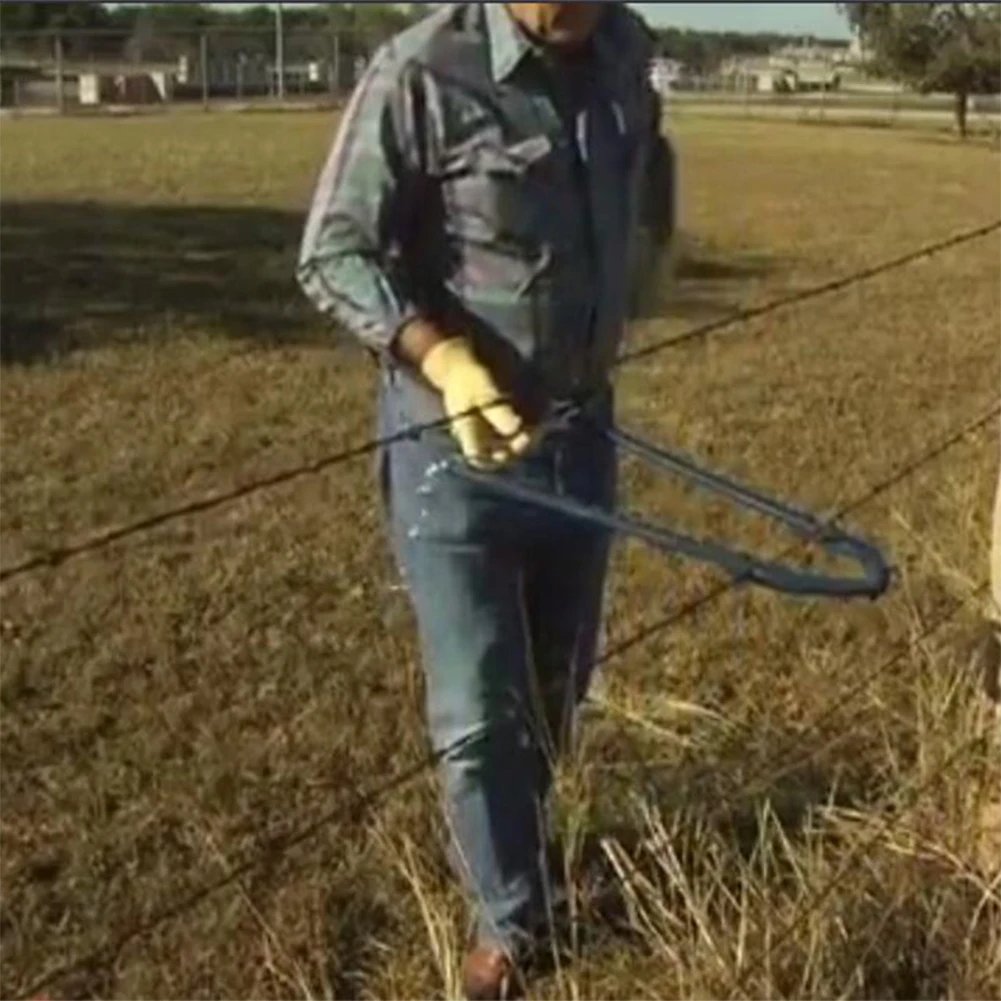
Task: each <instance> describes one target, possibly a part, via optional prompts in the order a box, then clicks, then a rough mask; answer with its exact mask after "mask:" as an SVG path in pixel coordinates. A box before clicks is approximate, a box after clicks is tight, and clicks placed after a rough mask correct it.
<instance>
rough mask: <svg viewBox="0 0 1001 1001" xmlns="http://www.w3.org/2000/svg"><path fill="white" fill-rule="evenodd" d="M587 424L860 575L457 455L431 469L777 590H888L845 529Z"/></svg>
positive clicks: (559, 415)
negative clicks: (703, 535) (614, 508)
mask: <svg viewBox="0 0 1001 1001" xmlns="http://www.w3.org/2000/svg"><path fill="white" fill-rule="evenodd" d="M574 419H579V420H582V421H584V422H587V418H585V417H582V416H581V414H580V412H579V411H575V410H570V409H566V408H563V409H561V410H559V411H557V412H555V415H554V421H553V423H552V425H551V426H557V427H558V426H566V425H567V423H568V422H570V421H571V420H574ZM590 429H591V431H592V432H593V433H595V434H597V435H602V436H604V437H606V438H607V439H608V440H609V441H611V442H612V444H613V445H615V447H616V448H618V449H619V450H620V451H623V452H629V453H631V454H633V455H635V456H636V457H638V458H640V459H642V460H644V461H646V462H648V463H649V464H650V465H652V466H654V467H656V468H659V469H662V470H665V471H667V472H671V473H674V474H676V475H678V476H680V477H682V478H683V479H686V480H689V481H690V482H692V483H694V484H695V485H696V486H698V487H701V488H702V489H704V490H707V491H709V492H711V493H715V494H717V495H719V496H722V497H725V498H727V499H728V500H731V501H733V502H734V503H735V504H737V505H738V506H740V507H743V508H746V509H748V510H751V511H755V512H757V513H758V514H761V515H764V516H765V517H767V518H771V519H772V520H774V521H776V522H779V523H781V524H784V525H786V526H787V527H788V528H790V529H792V531H793V532H795V533H796V534H797V535H798V536H800V537H801V538H803V539H805V540H807V541H810V542H814V543H817V544H818V545H820V546H821V547H822V548H823V549H824V550H825V551H826V552H827V553H829V554H830V555H832V556H839V557H846V558H848V559H852V560H854V561H855V562H856V563H857V564H858V566H859V567H860V569H861V571H862V575H861V576H855V577H834V576H830V575H828V574H820V573H813V572H808V571H805V570H797V569H795V568H794V567H790V566H786V565H783V564H781V563H776V562H774V561H771V560H766V559H763V558H760V557H756V556H751V555H749V554H747V553H743V552H741V551H739V550H736V549H732V548H730V547H728V546H724V545H722V544H720V543H717V542H710V541H705V540H700V539H696V538H693V537H692V536H689V535H683V534H681V533H679V532H675V531H673V530H671V529H669V528H665V527H663V526H658V525H651V524H649V523H647V522H644V521H641V520H639V519H636V518H628V517H625V516H623V515H621V514H618V513H615V512H609V511H604V510H601V509H600V508H594V507H588V506H587V505H585V504H581V503H579V502H578V501H574V500H572V499H568V498H566V497H558V496H556V495H555V494H551V493H548V492H545V491H542V490H537V489H535V488H533V487H529V486H526V485H524V484H522V483H517V482H514V481H510V480H507V479H504V478H502V477H500V476H496V475H493V474H490V473H481V472H479V471H477V470H475V469H473V468H472V467H470V466H469V465H467V464H466V463H465V462H464V461H462V459H461V458H460V459H453V460H449V461H448V462H446V463H444V464H443V465H442V466H441V467H440V469H439V470H438V471H439V472H448V473H451V474H453V475H457V476H461V477H463V478H464V479H467V480H469V481H471V482H473V483H476V484H478V485H479V486H481V487H483V488H485V489H487V490H491V491H493V492H495V493H498V494H500V495H502V496H504V497H508V498H510V499H512V500H517V501H520V502H522V503H526V504H534V505H537V506H539V507H542V508H546V509H548V510H551V511H555V512H556V513H557V514H562V515H564V516H566V517H568V518H574V519H576V520H579V521H585V522H588V523H590V524H592V525H595V526H598V527H601V528H605V529H608V530H610V531H612V532H615V533H617V534H619V535H622V536H625V537H629V538H635V539H640V540H641V541H643V542H646V543H647V544H649V545H651V546H653V547H654V548H655V549H659V550H661V551H663V552H672V553H680V554H681V555H682V556H686V557H688V558H689V559H694V560H698V561H700V562H703V563H712V564H715V565H716V566H719V567H721V568H722V569H724V570H726V571H727V572H728V573H730V574H731V575H732V576H733V577H734V578H736V579H737V580H738V581H742V582H743V581H746V582H748V583H751V584H755V585H757V586H759V587H763V588H767V589H770V590H773V591H778V592H781V593H783V594H790V595H796V596H798V597H825V598H871V599H873V600H876V599H878V598H880V597H882V596H883V595H884V594H885V593H886V591H887V590H888V588H889V586H890V577H891V574H890V568H889V566H888V564H887V562H886V560H885V559H884V558H883V555H882V553H881V552H880V551H879V550H878V549H877V548H876V547H875V546H873V545H871V544H870V543H868V542H866V541H864V540H863V539H859V538H857V537H855V536H852V535H849V534H847V533H846V532H844V531H842V530H841V529H839V528H836V527H835V526H833V525H829V524H825V523H823V522H821V521H820V520H819V519H818V518H816V517H815V516H814V515H812V514H809V513H808V512H806V511H801V510H798V509H796V508H793V507H791V506H789V505H786V504H782V503H780V502H779V501H776V500H773V499H771V498H769V497H766V496H765V495H764V494H761V493H759V492H758V491H756V490H752V489H750V488H749V487H745V486H743V485H741V484H738V483H735V482H733V481H732V480H729V479H726V478H725V477H723V476H719V475H718V474H716V473H712V472H710V471H709V470H706V469H703V468H702V467H700V466H698V465H696V464H695V463H694V462H693V461H692V460H691V459H688V458H686V457H685V456H682V455H680V454H678V453H676V452H671V451H667V450H666V449H661V448H657V447H656V446H654V445H651V444H650V443H649V442H646V441H643V440H642V439H640V438H637V437H636V436H635V435H632V434H629V433H627V432H625V431H622V430H619V429H618V428H615V427H609V428H605V427H597V426H595V425H594V424H593V423H591V424H590Z"/></svg>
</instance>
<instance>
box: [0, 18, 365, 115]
mask: <svg viewBox="0 0 1001 1001" xmlns="http://www.w3.org/2000/svg"><path fill="white" fill-rule="evenodd" d="M382 41H383V38H382V37H380V36H379V35H378V34H376V33H373V32H366V31H363V30H358V31H349V32H348V31H333V30H328V31H322V30H321V31H316V30H310V31H303V30H301V29H300V30H287V31H285V32H284V33H283V35H282V39H281V46H279V41H278V35H277V33H276V32H275V30H274V29H268V28H240V29H233V28H231V27H226V28H206V29H204V30H201V31H196V32H165V31H155V32H154V31H148V32H145V33H142V32H136V31H118V32H115V31H72V32H34V33H20V34H19V33H16V32H5V33H4V34H3V35H2V36H0V77H2V84H3V86H2V99H0V103H2V104H3V105H4V106H7V107H31V106H35V107H38V106H52V107H59V108H60V109H66V110H68V109H72V108H73V107H74V106H77V105H84V104H105V103H116V98H121V99H122V101H121V103H158V102H174V101H178V102H182V101H209V100H216V99H221V98H229V99H244V98H246V99H253V98H262V97H280V96H282V95H283V94H284V95H285V96H291V97H294V96H296V95H301V96H313V97H318V96H324V95H327V96H331V97H334V98H337V97H341V96H343V95H344V94H345V93H347V92H349V91H350V90H351V89H352V88H353V87H354V85H355V83H356V82H357V80H358V78H359V76H360V75H361V73H362V72H363V71H364V68H365V66H366V65H367V64H368V61H369V59H370V58H371V56H372V54H373V52H374V51H375V50H376V49H377V48H378V46H379V45H380V44H381V42H382ZM279 48H281V50H282V51H281V53H279ZM143 79H146V80H148V81H150V82H151V85H147V86H145V87H143V86H136V85H135V84H134V83H133V84H132V85H131V90H130V89H129V87H130V83H129V82H130V81H141V80H143Z"/></svg>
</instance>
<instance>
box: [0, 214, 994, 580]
mask: <svg viewBox="0 0 1001 1001" xmlns="http://www.w3.org/2000/svg"><path fill="white" fill-rule="evenodd" d="M998 230H1001V220H997V221H995V222H992V223H989V224H986V225H983V226H978V227H976V228H974V229H970V230H965V231H964V232H962V233H958V234H956V235H954V236H951V237H947V238H945V239H943V240H939V241H936V242H935V243H933V244H930V245H928V246H925V247H922V248H919V249H918V250H915V251H912V252H910V253H908V254H904V255H902V256H899V257H895V258H891V259H889V260H886V261H883V262H882V263H880V264H876V265H873V266H871V267H869V268H865V269H863V270H860V271H856V272H853V273H852V274H849V275H844V276H842V277H841V278H836V279H833V280H832V281H828V282H823V283H821V284H818V285H813V286H810V287H809V288H805V289H802V290H800V291H798V292H794V293H792V294H791V295H788V296H784V297H782V298H780V299H776V300H772V301H770V302H768V303H765V304H763V305H761V306H755V307H752V308H750V309H744V310H739V311H737V312H734V313H730V314H728V315H727V316H724V317H723V318H721V319H719V320H713V321H711V322H709V323H705V324H701V325H699V326H696V327H692V328H691V329H689V330H687V331H685V332H684V333H682V334H679V335H675V336H673V337H670V338H667V339H666V340H659V341H654V342H651V343H650V344H646V345H643V346H641V347H638V348H636V349H634V350H632V351H629V352H626V353H624V354H623V355H621V356H620V358H619V359H618V361H617V362H616V366H617V367H621V366H623V365H626V364H631V363H633V362H636V361H640V360H645V359H647V358H649V357H651V356H652V355H655V354H659V353H660V352H661V351H665V350H667V349H669V348H672V347H680V346H681V345H684V344H688V343H691V342H693V341H696V340H700V339H703V338H705V337H708V336H710V335H712V334H715V333H718V332H720V331H722V330H725V329H727V328H728V327H731V326H734V325H736V324H739V323H745V322H747V321H749V320H753V319H759V318H761V317H763V316H767V315H769V314H771V313H774V312H777V311H778V310H781V309H785V308H787V307H790V306H794V305H799V304H802V303H805V302H809V301H811V300H813V299H817V298H820V297H822V296H826V295H829V294H831V293H834V292H838V291H842V290H844V289H846V288H850V287H852V286H853V285H856V284H860V283H862V282H866V281H869V280H871V279H872V278H875V277H877V276H879V275H882V274H887V273H889V272H892V271H896V270H898V269H900V268H903V267H906V266H907V265H909V264H912V263H915V262H917V261H919V260H924V259H926V258H929V257H934V256H936V255H938V254H941V253H944V252H945V251H947V250H950V249H953V248H955V247H958V246H961V245H963V244H966V243H970V242H972V241H974V240H979V239H982V238H983V237H985V236H988V235H990V234H991V233H993V232H997V231H998ZM498 402H502V401H498ZM462 416H466V415H457V416H456V417H453V418H451V420H450V419H448V418H443V419H441V420H437V421H433V422H430V423H427V424H418V425H414V426H412V427H409V428H406V429H404V430H403V431H400V432H398V433H396V434H394V435H390V436H387V437H381V438H373V439H370V440H368V441H364V442H361V443H359V444H357V445H354V446H351V447H349V448H347V449H343V450H342V451H339V452H336V453H334V454H333V455H329V456H326V457H324V458H321V459H317V460H316V461H314V462H311V463H308V464H305V465H301V466H296V467H294V468H292V469H287V470H284V471H282V472H279V473H275V474H274V475H272V476H269V477H266V478H264V479H259V480H254V481H251V482H249V483H247V484H245V485H244V486H241V487H238V488H236V489H235V490H231V491H227V492H221V493H215V494H210V495H208V496H206V497H203V498H200V499H198V500H193V501H190V502H189V503H187V504H183V505H181V506H179V507H176V508H172V509H170V510H168V511H163V512H161V513H158V514H152V515H149V516H148V517H146V518H142V519H139V520H137V521H135V522H132V523H131V524H128V525H123V526H120V527H117V528H111V529H107V530H105V531H103V532H98V533H96V534H94V535H92V536H90V537H89V538H87V539H84V540H82V541H80V542H76V543H66V544H64V545H62V546H56V547H52V548H50V549H49V550H47V551H46V552H44V553H38V554H36V555H34V556H31V557H28V558H27V559H25V560H23V561H22V562H21V563H19V564H16V565H14V566H11V567H7V568H3V569H0V583H6V582H8V581H11V580H14V579H16V578H18V577H23V576H25V575H26V574H30V573H35V572H37V571H39V570H43V569H45V568H50V569H51V568H55V567H58V566H61V565H62V564H65V563H67V562H68V561H70V560H73V559H76V558H77V557H80V556H83V555H86V554H89V553H96V552H100V551H102V550H104V549H107V548H109V547H110V546H112V545H115V544H117V543H120V542H124V541H126V540H128V539H131V538H133V537H135V536H139V535H144V534H147V533H148V532H151V531H153V530H154V529H157V528H162V527H164V526H166V525H169V524H171V523H173V522H175V521H180V520H182V519H185V518H190V517H195V516H199V515H203V514H207V513H209V512H210V511H214V510H216V509H218V508H221V507H225V506H227V505H229V504H233V503H235V502H237V501H240V500H244V499H247V498H249V497H252V496H254V495H256V494H259V493H262V492H265V491H269V490H272V489H275V488H276V487H279V486H284V485H286V484H289V483H293V482H295V481H297V480H300V479H303V478H304V477H309V476H317V475H319V474H321V473H325V472H327V471H329V470H330V469H333V468H335V467H336V466H340V465H343V464H344V463H346V462H350V461H353V460H355V459H359V458H362V457H364V456H366V455H372V454H374V453H376V452H377V451H378V450H379V449H382V448H386V447H389V446H392V445H394V444H398V443H399V442H402V441H406V440H408V439H411V438H414V437H416V436H420V435H421V434H423V433H425V432H428V431H434V430H440V429H442V428H445V427H447V426H448V425H449V424H450V423H451V421H454V420H458V419H459V418H460V417H462Z"/></svg>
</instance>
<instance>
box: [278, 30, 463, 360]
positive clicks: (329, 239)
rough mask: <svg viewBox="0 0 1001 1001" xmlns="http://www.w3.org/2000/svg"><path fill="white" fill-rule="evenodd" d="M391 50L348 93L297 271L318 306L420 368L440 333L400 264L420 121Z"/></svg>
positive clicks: (421, 147)
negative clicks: (422, 308) (425, 315)
mask: <svg viewBox="0 0 1001 1001" xmlns="http://www.w3.org/2000/svg"><path fill="white" fill-rule="evenodd" d="M418 107H419V102H417V101H415V100H414V94H413V85H412V83H411V82H410V81H408V79H407V73H406V70H405V68H403V67H401V66H400V64H399V61H398V59H397V58H395V57H394V55H393V53H392V50H391V49H390V48H387V49H385V50H383V51H382V52H381V53H380V54H379V55H378V56H377V57H376V59H375V60H374V61H373V63H372V65H371V66H370V68H369V69H368V70H367V71H366V73H365V74H364V76H363V78H362V80H361V81H360V82H359V84H358V87H357V89H356V91H355V93H354V95H353V97H352V99H351V102H350V104H349V106H348V109H347V111H346V112H345V114H344V117H343V119H342V121H341V123H340V127H339V129H338V134H337V138H336V140H335V142H334V145H333V148H332V149H331V151H330V154H329V156H328V158H327V163H326V165H325V167H324V170H323V173H322V175H321V177H320V181H319V184H318V185H317V189H316V193H315V195H314V198H313V204H312V207H311V209H310V213H309V218H308V220H307V223H306V230H305V234H304V236H303V241H302V247H301V250H300V256H299V264H298V269H297V277H298V279H299V283H300V285H301V286H302V289H303V291H304V292H305V293H306V295H307V296H308V297H309V298H310V300H311V301H312V302H313V303H314V305H315V306H316V307H317V308H318V309H319V310H320V311H321V312H323V313H324V314H326V315H328V316H331V317H332V318H333V319H335V320H336V321H337V322H338V323H340V324H341V325H342V326H344V327H345V328H346V329H347V330H349V331H350V332H351V333H352V334H353V335H354V336H355V337H357V338H358V340H359V341H361V343H362V344H364V345H365V346H366V347H367V348H369V349H371V350H373V351H374V352H376V353H378V354H388V355H389V356H391V357H392V358H394V359H399V360H402V361H404V362H407V363H409V364H411V365H413V366H414V367H416V368H419V367H420V365H421V363H422V361H423V359H424V358H425V356H426V355H427V354H428V352H429V351H431V350H432V349H433V348H434V347H435V346H437V344H438V343H440V342H441V341H442V340H443V339H444V334H443V333H441V332H440V331H438V330H437V328H436V327H435V326H434V325H433V324H432V323H430V322H429V321H428V320H427V319H425V318H422V317H421V315H420V311H419V307H418V305H417V298H418V296H417V292H416V290H415V289H414V288H413V287H412V284H411V276H410V273H409V270H408V268H407V267H406V266H405V265H404V264H403V263H402V261H403V259H404V258H405V256H406V253H407V250H408V249H409V248H408V241H409V240H411V239H412V234H413V232H414V227H415V221H416V214H417V210H418V207H419V205H420V203H421V199H420V195H419V191H420V187H421V183H422V179H423V171H424V166H425V157H426V142H427V140H426V135H425V123H424V122H423V121H422V120H421V118H420V116H419V112H418Z"/></svg>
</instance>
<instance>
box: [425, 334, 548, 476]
mask: <svg viewBox="0 0 1001 1001" xmlns="http://www.w3.org/2000/svg"><path fill="white" fill-rule="evenodd" d="M420 370H421V373H422V374H423V376H424V378H425V379H427V381H428V382H429V383H431V385H432V386H434V387H435V389H437V390H438V391H439V392H440V393H441V395H442V399H443V401H444V404H445V413H446V414H447V416H448V417H449V419H450V420H451V422H452V423H451V429H452V434H453V435H454V436H455V438H456V439H457V441H458V442H459V447H460V448H461V449H462V454H463V456H464V457H465V459H466V461H467V462H468V463H469V464H470V465H471V466H474V467H475V468H477V469H484V470H489V469H498V468H501V467H503V466H506V465H508V464H509V463H511V462H513V461H514V460H515V459H517V458H518V457H519V456H522V455H524V454H525V453H526V452H527V451H528V450H529V448H531V446H532V436H531V434H530V433H529V429H528V428H527V427H526V426H525V422H524V421H523V420H522V419H521V417H519V416H518V414H517V413H516V412H515V410H514V408H513V407H511V406H510V405H509V404H507V403H501V402H498V401H500V400H501V399H502V397H503V394H502V393H501V391H500V389H499V388H498V387H497V384H496V383H495V382H494V379H493V376H491V374H490V372H489V371H488V370H487V369H486V368H485V367H484V366H483V365H482V364H481V363H480V362H479V361H478V360H477V358H476V356H475V355H474V354H473V350H472V347H471V346H470V344H469V342H468V341H467V340H465V339H464V338H461V337H455V338H450V339H448V340H442V341H440V342H439V343H438V344H436V345H435V346H434V347H432V348H431V349H430V350H429V351H427V352H426V353H425V354H424V356H423V357H422V358H421V361H420Z"/></svg>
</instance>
